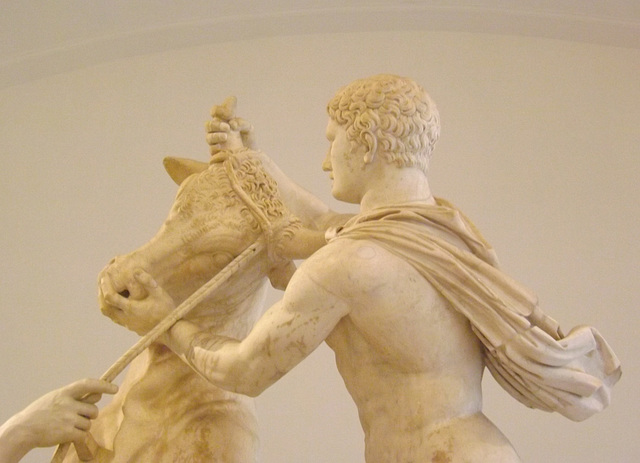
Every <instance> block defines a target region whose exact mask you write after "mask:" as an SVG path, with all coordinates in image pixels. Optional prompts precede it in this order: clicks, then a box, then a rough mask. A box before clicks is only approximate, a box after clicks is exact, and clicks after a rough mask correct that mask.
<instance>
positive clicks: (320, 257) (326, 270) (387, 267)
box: [300, 238, 409, 292]
mask: <svg viewBox="0 0 640 463" xmlns="http://www.w3.org/2000/svg"><path fill="white" fill-rule="evenodd" d="M408 266H409V264H408V263H407V262H405V261H404V260H402V259H401V258H399V257H397V256H396V255H394V254H392V253H390V252H389V251H387V250H386V249H384V248H383V247H381V246H380V245H379V244H377V243H376V242H374V241H370V240H366V239H349V238H340V239H336V240H333V241H331V242H330V243H328V244H327V245H326V246H324V247H322V248H321V249H320V250H318V251H317V252H315V253H314V254H313V255H312V256H311V257H309V258H308V259H307V260H306V261H305V262H304V263H303V264H302V265H301V267H300V270H301V271H302V272H304V273H305V274H307V275H308V276H309V277H310V278H312V279H313V280H315V281H317V282H318V283H320V284H323V285H330V286H331V287H334V288H336V289H339V288H342V289H343V290H344V291H345V292H351V291H352V290H355V289H356V288H359V289H360V290H366V289H367V288H372V287H377V286H380V285H381V284H386V283H387V282H389V280H390V275H393V273H390V272H395V271H397V270H398V269H402V268H408ZM391 280H393V278H391Z"/></svg>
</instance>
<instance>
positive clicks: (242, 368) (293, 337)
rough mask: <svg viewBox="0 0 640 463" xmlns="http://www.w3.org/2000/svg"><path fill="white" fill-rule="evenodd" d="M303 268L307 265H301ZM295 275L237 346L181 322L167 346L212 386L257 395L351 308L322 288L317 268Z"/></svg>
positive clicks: (173, 329)
mask: <svg viewBox="0 0 640 463" xmlns="http://www.w3.org/2000/svg"><path fill="white" fill-rule="evenodd" d="M305 264H307V262H305ZM305 264H303V266H302V267H301V268H300V269H299V270H298V271H297V272H296V273H295V275H294V276H293V278H292V279H291V282H290V283H289V286H288V288H287V290H286V292H285V294H284V297H283V299H282V300H281V301H279V302H278V303H276V304H275V305H273V306H272V307H271V308H270V309H269V310H268V311H267V312H266V313H265V314H264V315H263V316H262V317H261V318H260V320H259V321H258V322H257V323H256V325H255V326H254V328H253V329H252V331H251V332H250V333H249V335H248V336H247V337H246V338H245V339H244V340H242V341H237V340H233V339H229V338H225V337H222V336H217V335H215V334H211V333H208V332H202V331H201V329H200V328H198V327H197V326H196V325H195V324H192V323H190V322H188V321H179V322H178V323H176V324H175V325H174V326H173V328H172V329H171V330H170V334H169V336H167V337H166V339H165V342H166V344H167V345H168V346H169V347H170V348H171V349H172V350H173V351H174V352H175V353H176V354H178V355H180V356H182V357H183V359H185V360H186V361H187V362H188V363H189V364H190V365H191V366H192V367H193V368H194V369H195V370H196V371H197V372H198V373H200V374H201V375H202V376H203V377H205V378H206V379H207V380H208V381H210V382H211V383H213V384H215V385H217V386H219V387H221V388H223V389H227V390H231V391H234V392H238V393H242V394H245V395H249V396H256V395H259V394H260V393H261V392H262V391H264V390H265V389H266V388H267V387H269V386H270V385H271V384H273V383H274V382H276V381H277V380H278V379H279V378H281V377H282V376H283V375H284V374H285V373H287V372H288V371H290V370H291V369H292V368H293V367H294V366H296V365H297V364H298V363H299V362H300V361H301V360H303V359H304V358H305V357H307V356H308V355H309V354H310V353H311V352H312V351H313V350H314V349H316V347H318V345H320V344H321V343H322V342H323V341H324V340H325V339H326V338H327V336H329V334H330V333H331V331H332V330H333V329H334V328H335V326H336V325H337V324H338V322H339V321H340V320H341V319H342V318H343V317H344V316H345V315H347V313H348V312H349V304H348V303H347V301H345V300H343V299H341V298H340V297H339V296H337V295H335V294H334V293H332V292H331V291H330V290H329V289H328V288H326V287H325V284H324V282H325V281H326V277H325V276H324V275H314V273H315V272H314V270H315V267H316V266H315V265H310V266H305Z"/></svg>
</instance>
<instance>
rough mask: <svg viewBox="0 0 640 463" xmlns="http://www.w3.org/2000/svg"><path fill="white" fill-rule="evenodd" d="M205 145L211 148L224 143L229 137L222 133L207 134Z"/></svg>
mask: <svg viewBox="0 0 640 463" xmlns="http://www.w3.org/2000/svg"><path fill="white" fill-rule="evenodd" d="M206 139H207V143H208V144H209V145H211V146H213V145H221V144H223V143H226V141H227V140H228V139H229V135H228V134H226V133H224V132H216V133H208V134H207V135H206Z"/></svg>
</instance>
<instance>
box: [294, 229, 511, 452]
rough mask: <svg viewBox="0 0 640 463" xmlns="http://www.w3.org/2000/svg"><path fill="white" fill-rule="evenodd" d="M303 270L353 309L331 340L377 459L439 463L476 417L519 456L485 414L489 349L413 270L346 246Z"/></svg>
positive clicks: (384, 255)
mask: <svg viewBox="0 0 640 463" xmlns="http://www.w3.org/2000/svg"><path fill="white" fill-rule="evenodd" d="M300 270H301V271H302V272H303V273H307V274H309V275H310V276H311V279H313V280H314V281H315V283H316V284H318V285H320V286H322V287H324V288H325V290H326V291H327V292H330V293H331V297H335V298H338V299H340V300H342V301H344V302H345V303H346V304H348V306H349V311H348V314H347V315H346V316H345V317H343V318H342V319H341V320H340V321H339V322H338V323H337V325H336V326H335V328H334V329H333V331H332V332H331V333H330V335H329V336H328V337H327V339H326V341H327V343H328V345H329V346H330V347H331V348H332V349H333V350H334V352H335V355H336V362H337V365H338V369H339V371H340V374H341V375H342V377H343V378H344V381H345V384H346V386H347V388H348V389H349V392H350V394H351V395H352V397H353V399H354V401H355V403H356V405H357V407H358V412H359V415H360V421H361V423H362V426H363V429H364V431H365V438H366V444H367V461H368V462H378V461H380V462H382V461H386V462H393V461H398V462H399V461H411V459H412V458H415V457H418V460H417V461H431V460H428V459H427V458H430V457H429V455H431V458H433V457H434V455H435V453H434V452H438V451H447V452H449V450H446V449H442V448H441V447H442V445H440V444H439V443H438V442H439V439H441V437H442V435H441V434H442V433H441V431H442V430H444V429H449V427H450V426H451V425H452V424H453V425H454V427H455V426H461V425H462V423H463V422H466V421H468V420H472V421H479V422H481V423H480V424H479V425H476V424H474V427H478V426H479V428H482V429H483V432H485V433H486V432H489V433H490V434H493V433H497V435H496V436H495V437H496V439H497V440H498V441H499V442H501V444H505V445H506V451H507V453H508V454H509V457H508V458H511V455H513V456H515V453H513V451H512V449H511V448H510V446H509V445H508V442H506V439H504V437H503V436H502V435H501V434H500V433H499V432H498V431H497V429H495V428H494V427H493V425H491V423H490V422H488V420H486V418H484V416H482V415H481V407H482V393H481V380H482V371H483V369H484V365H483V361H482V355H481V347H480V343H479V342H478V340H477V338H476V337H475V335H473V333H472V332H471V329H470V326H469V323H468V321H467V320H466V319H465V318H464V317H463V316H461V315H460V314H458V313H457V312H455V311H454V310H453V309H451V308H450V307H449V305H448V304H447V302H446V301H445V300H444V299H443V298H442V297H441V296H440V294H439V293H438V292H437V291H436V290H435V289H434V288H433V287H432V286H431V285H430V284H429V283H428V282H427V281H426V280H425V279H424V278H423V277H421V276H420V274H419V273H418V272H417V271H416V270H415V269H414V268H413V267H412V266H411V265H409V264H408V263H407V262H405V261H404V260H402V259H401V258H399V257H397V256H395V255H393V254H391V253H389V252H388V251H386V250H384V249H382V248H380V247H379V246H377V245H376V244H375V243H373V242H369V241H366V240H349V239H341V240H336V241H334V242H332V243H330V244H329V245H328V246H326V247H325V248H323V249H322V250H321V251H319V252H318V253H317V254H316V255H314V256H313V257H312V258H311V259H309V260H308V261H307V262H305V264H304V265H303V266H302V267H301V269H300ZM485 428H486V429H485ZM445 434H446V433H445ZM454 434H455V432H454ZM465 434H467V436H466V437H465V438H468V437H469V435H472V434H473V433H471V434H469V433H468V430H467V431H465ZM438 436H440V437H438ZM452 436H453V435H452ZM450 437H451V436H450ZM445 440H446V439H445ZM503 440H504V442H503ZM448 442H449V443H450V442H452V440H451V439H449V440H448ZM478 443H480V442H479V440H478ZM467 447H469V446H468V445H467ZM451 451H453V450H451ZM448 455H449V456H451V457H455V455H453V454H448ZM467 456H471V457H473V458H475V457H476V456H474V455H467ZM467 456H465V458H466V457H467ZM420 458H423V459H420ZM434 461H437V460H434ZM446 461H449V460H446ZM451 461H456V460H455V458H454V459H452V460H451ZM471 461H474V460H471ZM478 461H480V460H478ZM496 461H518V460H517V459H505V460H501V459H498V460H496Z"/></svg>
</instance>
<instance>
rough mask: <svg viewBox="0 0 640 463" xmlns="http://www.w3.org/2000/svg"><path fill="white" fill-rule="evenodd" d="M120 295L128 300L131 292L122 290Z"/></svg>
mask: <svg viewBox="0 0 640 463" xmlns="http://www.w3.org/2000/svg"><path fill="white" fill-rule="evenodd" d="M118 294H119V295H120V296H122V297H126V298H128V297H129V296H130V295H131V293H129V290H128V289H125V290H122V291H120V292H119V293H118Z"/></svg>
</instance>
